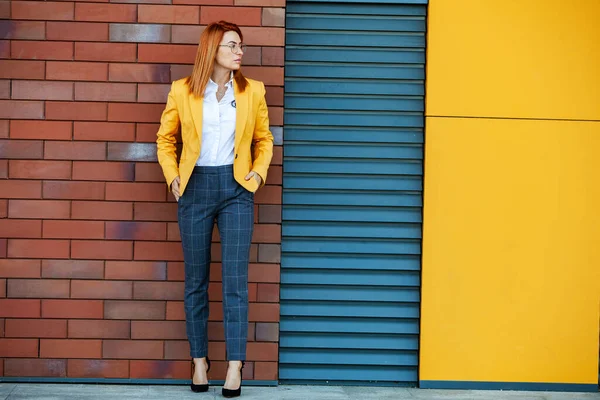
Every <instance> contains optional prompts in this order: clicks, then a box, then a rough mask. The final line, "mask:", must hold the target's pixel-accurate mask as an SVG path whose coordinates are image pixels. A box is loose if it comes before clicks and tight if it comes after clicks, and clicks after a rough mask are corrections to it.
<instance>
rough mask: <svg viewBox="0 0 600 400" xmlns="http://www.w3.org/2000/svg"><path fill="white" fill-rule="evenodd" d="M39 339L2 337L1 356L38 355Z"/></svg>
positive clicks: (0, 343)
mask: <svg viewBox="0 0 600 400" xmlns="http://www.w3.org/2000/svg"><path fill="white" fill-rule="evenodd" d="M37 355H38V341H37V339H0V357H6V358H8V357H14V358H17V357H18V358H24V357H37Z"/></svg>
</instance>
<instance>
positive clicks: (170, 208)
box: [133, 185, 178, 261]
mask: <svg viewBox="0 0 600 400" xmlns="http://www.w3.org/2000/svg"><path fill="white" fill-rule="evenodd" d="M165 190H166V185H165ZM133 219H135V220H138V221H177V203H171V204H169V203H135V210H134V218H133ZM175 261H178V260H175Z"/></svg>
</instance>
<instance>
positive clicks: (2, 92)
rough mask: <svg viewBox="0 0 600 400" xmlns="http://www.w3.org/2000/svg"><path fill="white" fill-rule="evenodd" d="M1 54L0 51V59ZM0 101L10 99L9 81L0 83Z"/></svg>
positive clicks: (0, 46)
mask: <svg viewBox="0 0 600 400" xmlns="http://www.w3.org/2000/svg"><path fill="white" fill-rule="evenodd" d="M1 43H2V41H0V49H1V48H2V45H1ZM1 53H2V52H1V51H0V57H1V56H2V54H1ZM0 99H3V100H7V99H10V81H9V80H2V81H0Z"/></svg>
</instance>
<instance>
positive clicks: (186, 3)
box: [0, 0, 285, 380]
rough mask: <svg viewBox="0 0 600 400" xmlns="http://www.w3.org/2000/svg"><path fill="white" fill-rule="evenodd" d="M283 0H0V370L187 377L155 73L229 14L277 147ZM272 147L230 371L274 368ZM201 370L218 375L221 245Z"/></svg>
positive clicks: (184, 68) (178, 256) (165, 78)
mask: <svg viewBox="0 0 600 400" xmlns="http://www.w3.org/2000/svg"><path fill="white" fill-rule="evenodd" d="M284 5H285V0H172V1H171V0H116V1H112V0H111V1H110V2H108V1H107V0H104V1H102V0H101V1H98V2H96V1H94V2H91V1H89V2H88V1H85V2H84V1H81V2H79V1H78V2H68V1H66V2H62V1H61V2H53V1H44V2H38V1H1V2H0V18H2V21H0V58H1V59H0V376H7V377H9V376H11V377H25V376H34V377H35V376H38V377H39V376H44V377H58V378H65V377H68V378H82V377H85V378H133V379H136V378H158V379H163V378H168V379H171V378H174V379H189V377H190V364H189V355H188V354H189V349H188V344H187V341H186V340H185V338H186V336H185V326H184V321H183V320H184V312H183V302H182V299H183V264H182V251H181V246H180V243H179V236H178V228H177V223H176V221H177V218H176V203H175V202H174V201H173V199H172V198H171V196H168V195H167V191H166V185H165V184H164V182H163V177H162V173H161V171H160V168H159V166H158V163H157V162H156V156H155V153H156V145H155V144H154V141H155V137H156V136H155V135H156V131H157V129H158V124H157V122H158V121H159V119H160V114H161V112H162V109H163V107H164V103H165V101H166V95H167V92H168V89H169V87H170V82H171V81H172V80H175V79H179V78H181V77H183V76H185V75H187V74H189V72H190V71H191V64H192V63H193V60H194V57H195V53H196V47H197V43H198V39H199V35H200V33H201V31H202V29H203V27H204V26H205V25H206V24H207V23H209V22H212V21H214V20H219V19H226V20H229V21H232V22H235V23H238V24H239V25H240V26H241V27H242V31H243V32H244V34H245V36H246V37H245V39H246V40H245V42H246V43H247V44H248V45H249V49H248V52H247V54H246V56H245V65H246V66H245V68H244V71H245V74H246V75H247V76H249V77H251V78H255V79H259V80H262V81H264V82H265V84H266V85H267V101H268V104H269V114H270V117H271V124H272V126H273V131H274V133H275V134H276V137H277V143H276V144H278V145H280V144H281V132H282V130H281V128H280V127H281V125H282V124H283V108H282V106H283V58H284V56H283V52H284V50H283V45H284V28H283V25H284V8H283V7H284ZM281 164H282V149H281V147H280V146H276V149H275V155H274V159H273V164H272V167H271V170H270V176H269V182H268V185H267V186H266V187H265V188H263V189H262V190H261V191H260V192H259V193H258V194H257V196H256V222H257V224H256V227H255V235H254V239H253V244H252V251H251V265H250V284H249V289H250V301H251V304H250V338H249V340H250V342H249V343H248V360H249V361H250V362H249V363H247V367H246V369H245V370H244V378H245V379H257V380H273V379H277V358H278V347H277V340H278V320H279V304H278V303H279V251H280V237H281V233H280V230H281V226H280V222H281ZM217 239H218V237H216V236H215V240H214V243H213V255H214V256H215V257H214V258H216V260H215V263H214V264H213V266H212V270H211V280H212V281H213V283H212V284H211V287H210V291H211V293H210V295H211V300H212V301H213V302H211V304H210V308H211V322H210V326H209V335H210V340H211V343H210V357H211V358H212V359H213V360H214V363H213V368H212V370H211V373H210V377H211V379H224V377H225V362H224V361H223V360H224V358H225V346H224V337H223V328H222V324H221V322H220V321H221V319H222V310H221V303H220V301H219V300H220V299H221V285H220V283H219V281H220V265H219V259H220V246H219V244H218V240H217Z"/></svg>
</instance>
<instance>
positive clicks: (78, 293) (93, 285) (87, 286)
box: [71, 280, 132, 299]
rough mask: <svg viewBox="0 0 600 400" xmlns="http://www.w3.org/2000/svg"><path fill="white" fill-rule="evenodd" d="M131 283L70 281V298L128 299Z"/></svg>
mask: <svg viewBox="0 0 600 400" xmlns="http://www.w3.org/2000/svg"><path fill="white" fill-rule="evenodd" d="M131 293H132V289H131V282H116V281H90V280H85V281H76V280H73V281H71V297H72V298H74V299H77V298H80V299H130V298H131Z"/></svg>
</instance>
